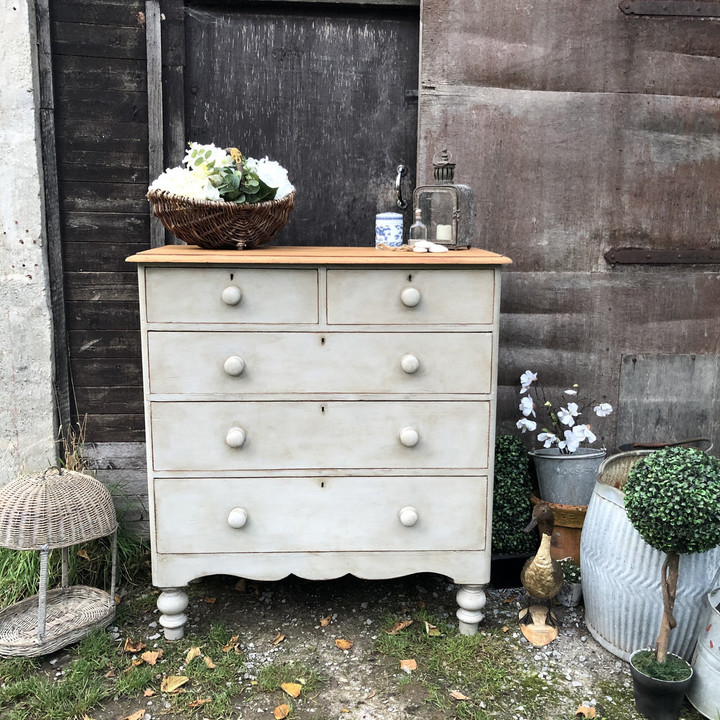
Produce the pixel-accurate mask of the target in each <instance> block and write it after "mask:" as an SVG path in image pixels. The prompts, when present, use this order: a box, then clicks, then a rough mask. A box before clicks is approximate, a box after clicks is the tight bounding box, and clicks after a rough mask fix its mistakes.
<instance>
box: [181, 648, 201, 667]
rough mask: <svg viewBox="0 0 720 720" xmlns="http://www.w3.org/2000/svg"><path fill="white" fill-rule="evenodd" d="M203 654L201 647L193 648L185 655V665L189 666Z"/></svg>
mask: <svg viewBox="0 0 720 720" xmlns="http://www.w3.org/2000/svg"><path fill="white" fill-rule="evenodd" d="M201 655H202V653H201V652H200V648H199V647H191V648H190V649H189V650H188V651H187V655H185V664H186V665H189V664H190V663H191V662H192V661H193V660H194V659H195V658H196V657H200V656H201Z"/></svg>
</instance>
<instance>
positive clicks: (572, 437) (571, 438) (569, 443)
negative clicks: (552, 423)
mask: <svg viewBox="0 0 720 720" xmlns="http://www.w3.org/2000/svg"><path fill="white" fill-rule="evenodd" d="M581 442H582V438H581V437H580V436H579V435H577V434H576V433H575V432H574V428H573V430H566V431H565V442H564V443H563V442H562V441H561V443H560V446H561V448H562V449H567V451H568V452H571V453H574V452H575V451H576V450H577V449H578V448H579V447H580V443H581ZM563 445H564V448H563Z"/></svg>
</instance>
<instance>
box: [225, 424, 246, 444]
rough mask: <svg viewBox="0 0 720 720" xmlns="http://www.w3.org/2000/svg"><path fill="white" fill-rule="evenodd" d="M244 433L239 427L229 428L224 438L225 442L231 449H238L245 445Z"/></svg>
mask: <svg viewBox="0 0 720 720" xmlns="http://www.w3.org/2000/svg"><path fill="white" fill-rule="evenodd" d="M245 437H246V436H245V431H244V430H243V429H242V428H239V427H231V428H230V429H229V430H228V432H227V435H226V436H225V442H226V443H227V444H228V445H229V446H230V447H231V448H239V447H242V446H243V445H244V444H245Z"/></svg>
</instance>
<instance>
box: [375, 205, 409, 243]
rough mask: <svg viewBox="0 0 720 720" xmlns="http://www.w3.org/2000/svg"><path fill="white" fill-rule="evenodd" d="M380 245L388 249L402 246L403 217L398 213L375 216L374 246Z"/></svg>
mask: <svg viewBox="0 0 720 720" xmlns="http://www.w3.org/2000/svg"><path fill="white" fill-rule="evenodd" d="M381 243H382V244H384V245H388V246H390V247H400V246H401V245H402V244H403V216H402V215H401V214H400V213H396V212H385V213H378V214H377V215H376V216H375V246H376V247H377V246H378V245H380V244H381Z"/></svg>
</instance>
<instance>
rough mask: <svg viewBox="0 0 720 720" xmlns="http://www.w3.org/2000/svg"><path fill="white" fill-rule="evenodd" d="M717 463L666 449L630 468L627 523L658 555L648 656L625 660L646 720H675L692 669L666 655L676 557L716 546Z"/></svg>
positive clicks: (719, 520) (719, 519) (719, 529)
mask: <svg viewBox="0 0 720 720" xmlns="http://www.w3.org/2000/svg"><path fill="white" fill-rule="evenodd" d="M719 507H720V460H718V459H717V458H715V457H713V456H711V455H706V454H704V453H702V452H701V451H699V450H696V449H694V448H683V447H668V448H664V449H662V450H658V451H657V452H654V453H651V454H650V455H647V456H645V457H643V458H642V459H640V460H639V461H638V462H637V463H635V465H634V466H633V468H632V470H631V471H630V473H629V476H628V480H627V483H626V485H625V508H626V510H627V515H628V519H629V520H630V522H631V523H632V525H633V527H635V529H636V530H637V531H638V533H639V534H640V535H641V537H642V538H643V540H645V542H646V543H647V544H648V545H650V546H651V547H654V548H655V549H656V550H658V551H660V552H661V553H664V555H665V558H664V561H663V564H662V569H661V574H660V587H661V590H662V599H663V614H662V620H661V622H660V630H659V632H658V636H657V641H656V643H655V648H654V650H652V649H643V650H636V651H635V652H634V653H633V654H632V655H631V656H630V666H631V673H632V676H633V688H634V695H635V705H636V707H637V709H638V710H639V711H640V712H641V713H642V714H643V715H645V716H646V717H648V718H651V720H675V718H677V716H678V713H679V710H680V705H681V704H682V700H683V697H684V695H685V692H686V690H687V688H688V686H689V684H690V680H691V678H692V667H691V666H690V664H689V663H688V662H687V661H686V660H685V659H683V658H681V657H680V656H678V655H674V654H673V653H670V652H668V643H669V639H670V631H671V630H672V629H673V628H674V627H675V626H676V624H677V623H676V620H675V616H674V614H673V613H674V606H675V597H676V593H677V585H678V571H679V564H680V555H681V554H684V555H685V554H689V553H699V552H705V551H707V550H709V549H711V548H713V547H716V546H717V545H720V513H719V512H718V508H719Z"/></svg>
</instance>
